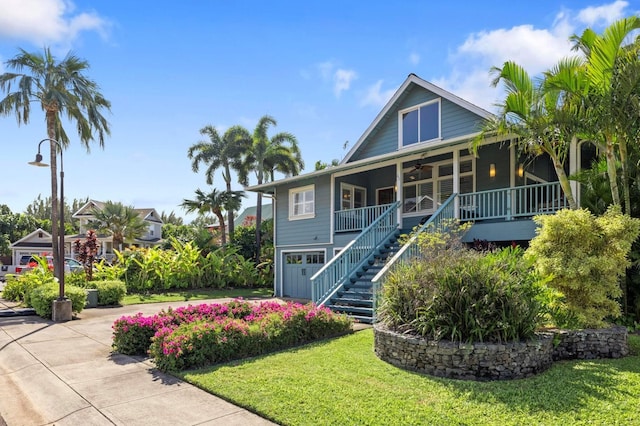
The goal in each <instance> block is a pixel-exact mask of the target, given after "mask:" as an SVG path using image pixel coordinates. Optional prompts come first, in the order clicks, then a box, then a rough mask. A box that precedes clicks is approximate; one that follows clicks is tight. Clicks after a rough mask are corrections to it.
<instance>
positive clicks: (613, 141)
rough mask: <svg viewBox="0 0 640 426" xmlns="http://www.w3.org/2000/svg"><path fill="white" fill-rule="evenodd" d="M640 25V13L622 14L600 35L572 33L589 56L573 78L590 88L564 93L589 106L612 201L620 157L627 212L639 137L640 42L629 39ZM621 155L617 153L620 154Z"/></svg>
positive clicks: (591, 133) (588, 124)
mask: <svg viewBox="0 0 640 426" xmlns="http://www.w3.org/2000/svg"><path fill="white" fill-rule="evenodd" d="M637 29H640V17H637V16H631V17H628V18H623V19H620V20H618V21H616V22H614V23H612V24H611V25H610V26H609V27H607V28H606V29H605V30H604V32H603V34H602V35H598V34H596V33H595V32H594V31H593V30H591V29H587V30H585V31H584V32H583V33H582V35H580V36H578V35H574V36H572V37H571V40H572V41H573V42H574V49H575V50H580V51H582V53H583V54H584V55H585V58H586V60H585V63H584V66H583V67H582V68H580V69H579V70H578V72H576V73H575V74H574V76H573V77H574V78H573V80H574V81H575V80H577V79H584V82H585V84H586V85H587V90H586V91H575V90H573V89H574V87H562V86H561V88H562V89H565V91H566V93H567V94H568V95H570V96H573V97H578V98H580V99H581V100H582V101H583V102H585V105H586V107H587V108H585V114H584V116H583V120H582V121H583V123H584V124H585V131H584V133H585V135H584V136H585V138H586V139H589V140H591V141H593V142H594V143H595V144H596V145H597V146H598V147H599V148H600V149H601V150H602V152H604V156H605V158H606V160H607V175H608V177H609V185H610V188H611V195H612V198H613V202H614V204H618V205H619V204H620V194H619V190H618V182H617V177H618V176H617V175H618V173H617V168H618V160H619V161H620V168H621V181H622V192H623V198H624V209H625V212H627V213H630V209H631V200H630V195H629V194H630V191H629V178H628V170H627V169H628V154H627V151H628V143H629V141H631V140H635V133H636V131H637V128H638V116H639V114H640V105H639V104H638V94H639V90H640V59H639V57H638V54H639V51H640V46H639V44H638V41H637V40H636V42H635V43H631V44H627V41H628V39H629V36H630V34H631V33H632V32H633V31H635V30H637ZM616 154H617V155H616Z"/></svg>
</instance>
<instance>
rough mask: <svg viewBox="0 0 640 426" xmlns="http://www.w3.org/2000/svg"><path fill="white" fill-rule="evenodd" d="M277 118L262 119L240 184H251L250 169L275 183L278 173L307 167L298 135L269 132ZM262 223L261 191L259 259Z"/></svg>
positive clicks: (292, 172)
mask: <svg viewBox="0 0 640 426" xmlns="http://www.w3.org/2000/svg"><path fill="white" fill-rule="evenodd" d="M276 125H277V122H276V120H275V119H274V118H273V117H271V116H269V115H265V116H263V117H261V118H260V120H259V121H258V124H257V125H256V128H255V129H254V131H253V135H251V145H250V147H249V149H248V150H247V152H246V154H245V157H244V167H243V168H242V169H240V170H239V173H238V177H239V180H240V183H242V184H243V185H247V184H248V180H249V179H248V175H249V172H254V173H255V175H256V179H257V184H258V185H260V184H262V183H265V182H271V181H273V180H274V179H275V176H274V175H275V172H276V171H277V172H280V173H283V174H284V175H286V176H295V175H297V174H299V173H300V171H301V170H302V169H303V168H304V162H303V161H302V155H301V153H300V149H299V148H298V141H297V139H296V137H295V136H294V135H293V134H291V133H288V132H280V133H277V134H275V135H273V136H272V137H271V138H269V136H268V135H267V132H268V130H269V127H270V126H276ZM261 223H262V193H261V192H258V196H257V206H256V260H259V258H260V232H261Z"/></svg>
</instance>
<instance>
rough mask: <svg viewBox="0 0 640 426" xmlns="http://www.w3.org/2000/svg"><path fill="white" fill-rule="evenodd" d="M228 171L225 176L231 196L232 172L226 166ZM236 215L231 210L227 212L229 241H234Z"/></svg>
mask: <svg viewBox="0 0 640 426" xmlns="http://www.w3.org/2000/svg"><path fill="white" fill-rule="evenodd" d="M225 167H226V170H225V173H226V176H225V181H226V183H227V194H231V171H230V170H229V166H228V165H227V166H225ZM234 214H235V212H234V211H233V210H232V209H229V210H228V211H227V224H228V225H229V240H233V233H234V231H235V220H234V219H235V218H234Z"/></svg>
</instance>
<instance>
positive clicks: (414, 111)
mask: <svg viewBox="0 0 640 426" xmlns="http://www.w3.org/2000/svg"><path fill="white" fill-rule="evenodd" d="M400 136H401V145H400V148H403V147H407V146H410V145H413V144H416V143H420V142H427V141H430V140H433V139H439V138H440V99H436V100H434V101H430V102H427V103H424V104H421V105H418V106H417V107H415V108H411V109H406V110H403V111H400Z"/></svg>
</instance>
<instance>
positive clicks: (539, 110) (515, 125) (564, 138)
mask: <svg viewBox="0 0 640 426" xmlns="http://www.w3.org/2000/svg"><path fill="white" fill-rule="evenodd" d="M492 73H493V74H494V75H495V76H496V77H495V79H494V80H493V85H494V86H496V85H498V84H499V83H500V82H503V83H504V86H505V89H506V98H505V100H504V102H503V103H502V104H500V110H501V111H500V113H499V115H498V116H497V118H496V119H495V120H491V121H488V122H487V123H486V124H485V126H484V128H483V129H482V132H481V133H480V135H479V136H478V137H477V138H476V140H475V141H474V148H475V149H477V148H478V145H479V143H480V142H481V141H483V140H484V139H486V138H487V137H488V136H493V135H496V134H497V135H503V136H509V135H515V136H516V137H517V141H516V143H517V145H518V147H519V148H520V149H521V150H522V151H524V152H526V153H529V154H532V155H540V154H541V153H545V154H548V155H549V157H550V158H551V161H552V163H553V167H554V169H555V172H556V174H557V176H558V181H559V183H560V186H561V187H562V190H563V192H564V194H565V196H566V198H567V203H568V204H569V206H570V207H571V208H576V202H575V198H574V196H573V192H572V190H571V185H570V183H569V178H568V177H567V175H566V173H565V171H564V164H565V162H566V159H567V155H568V152H569V145H570V143H571V141H572V139H575V138H577V133H576V132H577V129H576V126H577V120H576V116H575V114H574V112H573V111H571V110H567V109H565V108H563V105H562V103H561V100H560V97H559V96H560V92H559V91H557V90H550V89H548V88H547V87H546V86H545V84H544V81H538V82H537V81H535V80H534V79H532V78H531V77H530V76H529V74H528V73H527V72H526V71H525V70H524V68H522V67H521V66H520V65H518V64H516V63H514V62H511V61H508V62H505V63H504V65H503V67H502V68H497V67H494V68H492Z"/></svg>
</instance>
